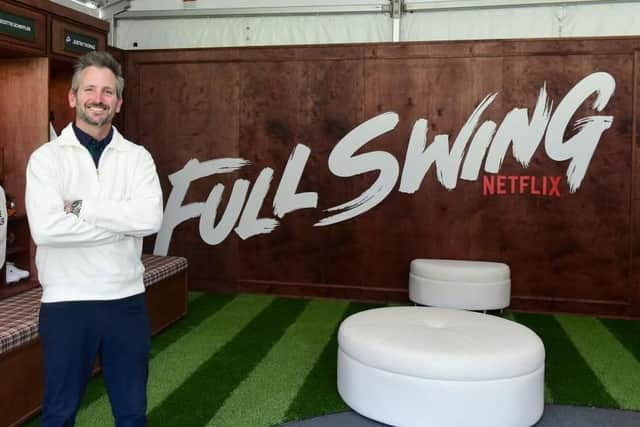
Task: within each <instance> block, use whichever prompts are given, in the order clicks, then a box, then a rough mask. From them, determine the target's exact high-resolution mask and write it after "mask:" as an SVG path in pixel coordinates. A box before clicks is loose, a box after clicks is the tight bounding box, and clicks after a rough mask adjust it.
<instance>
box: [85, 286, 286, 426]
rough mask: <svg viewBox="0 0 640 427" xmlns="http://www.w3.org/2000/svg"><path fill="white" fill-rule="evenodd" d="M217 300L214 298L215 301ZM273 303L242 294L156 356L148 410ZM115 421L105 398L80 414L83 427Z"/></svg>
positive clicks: (271, 298) (262, 297)
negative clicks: (84, 426)
mask: <svg viewBox="0 0 640 427" xmlns="http://www.w3.org/2000/svg"><path fill="white" fill-rule="evenodd" d="M218 298H220V297H215V300H216V301H217V299H218ZM223 298H226V297H223ZM273 301H274V298H273V297H267V296H258V295H239V296H237V297H236V298H234V299H233V300H231V301H229V302H227V303H226V304H224V305H223V306H222V307H221V308H220V309H218V310H217V311H216V312H215V313H214V314H212V315H210V316H208V317H206V318H205V320H204V321H203V322H201V323H200V324H199V325H198V326H197V327H196V328H194V329H193V330H191V331H190V332H189V333H187V334H185V335H183V336H182V337H181V338H180V339H178V340H176V341H174V342H173V343H171V344H170V345H169V346H167V347H166V348H165V349H164V351H162V352H161V353H159V354H157V355H156V356H155V357H154V358H153V359H152V360H151V362H150V363H149V386H148V388H147V390H148V392H147V400H148V408H149V410H152V409H153V408H154V407H155V406H157V405H159V404H160V403H161V402H162V401H163V400H164V399H165V398H167V397H168V396H169V395H171V394H172V393H175V391H176V389H178V388H179V387H180V385H181V384H182V383H183V381H184V380H185V379H186V378H188V377H190V376H191V375H193V374H194V372H197V370H198V369H199V368H200V366H201V365H202V364H204V363H205V362H206V361H207V360H208V359H209V358H210V357H211V355H213V354H215V353H216V352H217V351H218V350H220V348H222V347H223V346H224V345H225V344H226V343H227V342H229V341H230V340H232V339H233V337H235V335H236V334H237V333H238V332H240V331H241V330H242V329H243V328H244V327H245V326H246V325H247V324H249V323H250V322H251V321H252V320H253V319H254V318H255V317H256V315H258V313H260V312H261V311H263V310H264V308H265V307H267V306H268V305H269V304H271V303H272V302H273ZM112 422H113V421H112V416H111V412H110V407H109V403H108V399H107V397H106V395H103V396H102V397H101V398H100V399H99V400H98V401H96V402H94V403H93V404H92V405H90V406H89V407H88V408H86V409H85V410H84V411H82V412H80V413H79V414H78V423H82V424H80V425H91V426H93V425H109V424H111V423H112ZM175 425H179V424H175Z"/></svg>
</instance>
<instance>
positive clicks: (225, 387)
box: [28, 293, 640, 427]
mask: <svg viewBox="0 0 640 427" xmlns="http://www.w3.org/2000/svg"><path fill="white" fill-rule="evenodd" d="M379 306H381V305H380V304H375V305H373V304H363V303H347V302H344V301H334V300H321V299H318V300H311V301H307V300H290V299H284V298H275V297H269V296H264V295H262V296H261V295H238V296H226V295H214V294H196V293H192V294H190V296H189V312H188V314H187V316H185V317H184V318H183V319H181V320H180V321H178V322H177V323H176V324H174V325H173V326H172V327H171V328H169V329H167V330H165V331H164V332H162V333H160V334H159V335H157V336H156V337H154V339H153V340H152V349H151V360H150V377H149V393H148V395H149V399H148V400H149V425H153V426H154V427H155V426H160V427H162V426H175V425H194V426H198V425H199V426H203V425H207V424H208V425H215V426H236V425H251V426H256V427H268V426H275V425H279V424H281V423H283V422H286V421H291V420H296V419H304V418H309V417H313V416H318V415H322V414H327V413H334V412H338V411H342V410H346V409H348V408H347V406H346V404H345V403H344V402H343V401H342V399H341V398H340V396H339V394H338V392H337V386H336V375H337V366H336V362H337V359H336V354H337V330H338V325H339V323H340V321H341V320H342V319H344V318H346V317H347V316H349V315H351V314H353V313H356V312H358V311H362V310H366V309H370V308H375V307H379ZM503 317H505V318H507V319H510V320H514V321H517V322H520V323H522V324H524V325H525V326H528V327H529V328H531V329H532V330H534V331H535V332H536V333H537V334H538V335H539V336H540V337H541V338H542V340H543V342H544V344H545V350H546V368H545V369H546V375H545V376H546V378H545V400H546V402H547V403H557V404H575V405H584V406H598V407H612V408H616V407H622V408H627V409H634V410H639V409H640V362H639V360H640V322H638V321H625V320H598V319H595V318H591V317H578V316H559V315H558V316H549V315H539V314H525V313H513V312H510V311H506V312H504V313H503ZM37 422H38V419H37V418H36V419H35V420H34V421H32V422H30V423H29V424H28V426H35V425H37ZM77 425H78V426H79V427H83V426H102V425H104V426H108V425H113V419H112V417H111V413H110V406H109V403H108V399H107V397H106V394H105V392H104V386H103V381H102V378H101V377H97V378H96V379H94V380H93V381H92V382H91V384H90V386H89V388H88V391H87V396H85V399H84V401H83V405H82V407H81V409H80V412H79V414H78V422H77Z"/></svg>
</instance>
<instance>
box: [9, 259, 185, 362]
mask: <svg viewBox="0 0 640 427" xmlns="http://www.w3.org/2000/svg"><path fill="white" fill-rule="evenodd" d="M142 263H143V264H144V268H145V271H144V285H145V286H150V285H152V284H154V283H157V282H159V281H161V280H162V279H165V278H167V277H170V276H171V275H173V274H176V273H178V272H180V271H182V270H186V269H187V267H188V266H189V264H188V262H187V259H186V258H183V257H176V256H154V255H142ZM41 297H42V289H41V288H40V287H38V288H34V289H30V290H28V291H26V292H23V293H21V294H18V295H15V296H12V297H9V298H6V299H3V300H1V301H0V355H1V354H3V353H6V352H8V351H10V350H12V349H14V348H16V347H18V346H20V345H21V344H24V343H28V342H29V341H31V340H33V339H35V338H36V337H37V336H38V314H39V312H40V298H41Z"/></svg>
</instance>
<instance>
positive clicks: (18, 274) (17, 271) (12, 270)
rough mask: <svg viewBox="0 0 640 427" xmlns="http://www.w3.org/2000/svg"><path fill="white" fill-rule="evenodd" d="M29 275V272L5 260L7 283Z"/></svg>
mask: <svg viewBox="0 0 640 427" xmlns="http://www.w3.org/2000/svg"><path fill="white" fill-rule="evenodd" d="M28 277H29V272H28V271H26V270H22V269H21V268H18V267H16V265H15V264H14V263H12V262H10V261H8V262H7V283H15V282H18V281H20V280H22V279H26V278H28Z"/></svg>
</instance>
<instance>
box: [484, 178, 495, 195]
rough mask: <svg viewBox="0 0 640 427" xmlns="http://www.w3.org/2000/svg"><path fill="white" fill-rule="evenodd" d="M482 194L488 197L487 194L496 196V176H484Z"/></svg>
mask: <svg viewBox="0 0 640 427" xmlns="http://www.w3.org/2000/svg"><path fill="white" fill-rule="evenodd" d="M482 194H483V195H484V196H486V195H487V194H490V195H492V196H493V195H494V194H496V176H495V175H491V176H487V175H483V176H482Z"/></svg>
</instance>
